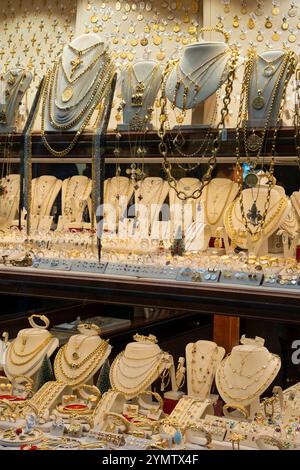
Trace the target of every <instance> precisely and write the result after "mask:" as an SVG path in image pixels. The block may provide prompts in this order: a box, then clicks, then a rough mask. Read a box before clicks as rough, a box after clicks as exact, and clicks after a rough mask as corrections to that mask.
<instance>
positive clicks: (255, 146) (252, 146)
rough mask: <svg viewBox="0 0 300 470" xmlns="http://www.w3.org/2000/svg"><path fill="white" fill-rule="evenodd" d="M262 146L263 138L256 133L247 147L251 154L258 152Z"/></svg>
mask: <svg viewBox="0 0 300 470" xmlns="http://www.w3.org/2000/svg"><path fill="white" fill-rule="evenodd" d="M261 145H262V138H261V137H259V135H256V134H255V133H254V132H253V134H251V135H250V136H249V137H248V139H247V147H248V150H250V152H256V151H257V150H259V148H260V147H261Z"/></svg>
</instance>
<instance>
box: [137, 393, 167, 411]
mask: <svg viewBox="0 0 300 470" xmlns="http://www.w3.org/2000/svg"><path fill="white" fill-rule="evenodd" d="M143 395H148V396H151V397H154V398H155V399H156V400H157V402H158V404H159V409H160V410H162V409H163V405H164V401H163V399H162V397H161V396H160V395H159V393H156V392H152V391H151V390H145V391H144V392H140V393H139V394H138V402H139V405H140V406H141V407H143V408H145V409H146V410H147V409H149V408H151V404H150V403H147V402H145V401H144V400H143V399H142V398H141V397H142V396H143Z"/></svg>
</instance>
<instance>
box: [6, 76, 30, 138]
mask: <svg viewBox="0 0 300 470" xmlns="http://www.w3.org/2000/svg"><path fill="white" fill-rule="evenodd" d="M31 81H32V74H31V72H29V71H27V70H25V69H23V68H13V69H11V70H9V71H8V72H6V73H5V74H3V73H0V132H11V131H14V130H15V128H16V121H17V117H18V112H19V107H20V104H21V101H22V99H23V96H24V94H25V93H26V91H27V90H28V88H29V86H30V84H31Z"/></svg>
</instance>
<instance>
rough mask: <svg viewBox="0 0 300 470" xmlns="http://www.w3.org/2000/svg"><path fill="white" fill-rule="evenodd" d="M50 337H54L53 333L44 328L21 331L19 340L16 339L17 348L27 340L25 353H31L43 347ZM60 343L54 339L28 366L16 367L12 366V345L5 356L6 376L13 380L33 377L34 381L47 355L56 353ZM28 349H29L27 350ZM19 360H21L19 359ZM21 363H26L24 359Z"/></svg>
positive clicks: (18, 336)
mask: <svg viewBox="0 0 300 470" xmlns="http://www.w3.org/2000/svg"><path fill="white" fill-rule="evenodd" d="M48 337H52V335H51V333H50V332H49V331H48V330H46V329H42V328H26V329H23V330H20V331H19V333H18V335H17V338H16V345H17V346H16V347H18V345H20V346H21V345H22V341H23V340H25V339H26V346H25V353H26V351H28V352H30V351H32V350H34V349H36V348H38V346H39V345H41V344H42V343H43V342H44V341H45V340H46V339H47V338H48ZM58 345H59V341H58V339H57V338H54V337H52V339H51V340H50V341H49V343H47V345H46V346H45V347H44V348H43V349H42V350H41V351H39V352H37V354H36V355H34V357H33V359H32V360H31V361H29V362H28V363H27V364H24V365H20V366H16V365H14V364H12V362H11V361H10V354H9V349H10V348H11V345H10V346H9V347H8V350H7V352H6V356H5V365H4V372H5V375H6V376H7V377H8V378H9V379H12V378H13V377H17V376H20V375H24V376H26V377H31V378H32V379H33V380H34V379H35V376H36V373H37V372H38V370H39V369H40V367H41V365H42V362H43V359H44V357H45V355H46V354H47V356H48V357H50V356H51V355H52V354H53V353H54V351H55V350H56V349H57V348H58ZM27 348H28V349H27ZM18 360H19V359H18ZM20 362H24V359H20Z"/></svg>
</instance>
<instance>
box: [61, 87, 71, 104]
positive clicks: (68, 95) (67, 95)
mask: <svg viewBox="0 0 300 470" xmlns="http://www.w3.org/2000/svg"><path fill="white" fill-rule="evenodd" d="M73 94H74V91H73V88H72V87H71V86H68V87H67V88H65V89H64V91H63V92H62V95H61V99H62V101H63V103H67V102H68V101H70V99H71V98H72V97H73Z"/></svg>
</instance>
